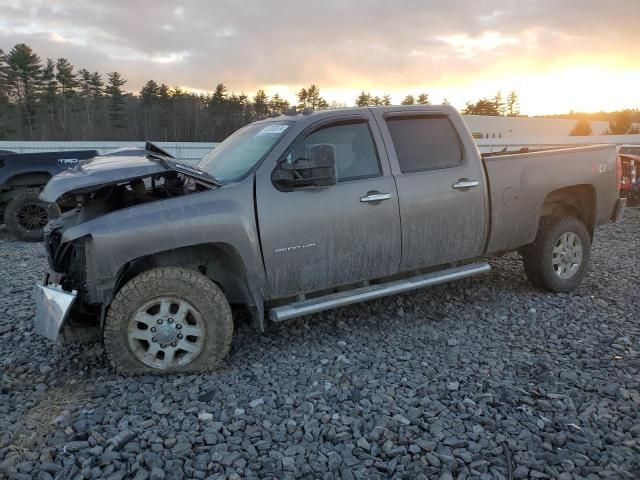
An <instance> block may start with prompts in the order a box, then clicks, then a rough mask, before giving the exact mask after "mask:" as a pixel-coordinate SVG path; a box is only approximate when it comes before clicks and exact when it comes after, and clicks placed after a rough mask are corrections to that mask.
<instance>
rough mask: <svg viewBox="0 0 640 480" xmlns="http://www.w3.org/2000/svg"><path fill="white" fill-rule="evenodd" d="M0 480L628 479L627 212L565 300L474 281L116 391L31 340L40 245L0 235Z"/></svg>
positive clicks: (636, 333) (639, 216) (130, 381)
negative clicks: (213, 368) (205, 368)
mask: <svg viewBox="0 0 640 480" xmlns="http://www.w3.org/2000/svg"><path fill="white" fill-rule="evenodd" d="M0 235H3V237H2V239H0V258H1V259H2V263H1V269H0V291H1V296H0V478H9V479H31V478H35V479H43V480H44V479H51V478H61V479H67V478H69V479H98V478H100V479H102V478H106V479H123V478H134V479H154V480H156V479H163V478H166V479H170V478H196V479H204V478H227V479H239V478H300V477H302V478H314V479H315V478H326V479H331V478H335V479H337V478H344V479H349V478H369V479H371V478H373V479H376V478H411V479H414V478H443V479H446V478H480V479H490V478H562V479H565V478H566V479H569V478H589V479H600V478H615V479H618V478H621V479H627V478H628V479H634V478H640V282H639V279H640V211H639V210H633V209H629V210H628V211H627V214H626V217H625V222H624V223H621V224H615V225H608V226H605V227H603V228H601V229H599V230H598V231H597V233H596V239H595V244H594V251H593V258H592V266H591V269H590V272H589V274H588V275H587V277H586V279H585V281H584V283H583V284H582V286H581V287H580V288H579V289H578V290H577V291H575V292H573V293H572V294H549V293H546V292H542V291H539V290H536V289H534V288H533V287H531V286H530V285H529V283H527V281H526V278H525V276H524V272H523V268H522V264H521V262H520V260H519V258H518V256H517V255H516V254H510V255H508V256H505V257H502V258H496V259H491V264H492V266H493V270H492V272H491V273H488V274H485V275H483V276H479V277H476V278H473V279H470V280H465V281H462V282H458V283H454V284H450V285H443V286H439V287H435V288H432V289H427V290H421V291H417V292H413V293H409V294H403V295H399V296H394V297H388V298H386V299H381V300H378V301H373V302H369V303H366V304H360V305H353V306H350V307H345V308H342V309H339V310H335V311H330V312H326V313H323V314H317V315H313V316H310V317H305V318H302V319H298V320H292V321H289V322H286V323H285V324H278V325H275V324H271V325H269V326H268V328H267V331H266V332H265V333H264V334H262V335H260V334H258V333H256V332H254V331H253V330H252V329H250V328H249V327H248V326H247V325H241V326H240V327H239V328H238V331H237V332H236V337H235V340H234V343H233V348H232V351H231V355H230V356H229V358H228V361H227V362H226V363H225V365H224V367H223V368H222V369H221V370H220V371H218V372H215V373H211V374H207V375H175V376H169V377H162V376H144V377H136V378H126V377H122V376H119V375H115V374H114V373H112V372H111V371H110V370H109V368H108V365H107V362H106V360H105V358H104V357H103V355H102V352H101V349H100V347H99V345H83V346H74V347H67V348H62V347H58V346H54V345H52V344H50V343H49V342H48V341H46V340H44V339H42V338H40V337H38V336H36V335H35V334H34V332H33V327H32V318H33V315H34V305H33V302H32V301H31V299H30V295H31V290H32V287H33V284H34V283H35V282H36V281H38V280H39V279H40V278H41V276H42V272H43V271H44V269H45V268H46V258H45V253H44V250H43V247H42V245H41V244H37V243H36V244H29V243H21V242H15V241H9V240H8V239H7V238H6V231H4V230H0Z"/></svg>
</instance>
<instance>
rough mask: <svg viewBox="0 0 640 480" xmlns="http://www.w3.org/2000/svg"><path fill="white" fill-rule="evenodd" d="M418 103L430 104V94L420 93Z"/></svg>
mask: <svg viewBox="0 0 640 480" xmlns="http://www.w3.org/2000/svg"><path fill="white" fill-rule="evenodd" d="M417 103H418V105H430V104H431V100H429V94H428V93H421V94H420V95H418V99H417Z"/></svg>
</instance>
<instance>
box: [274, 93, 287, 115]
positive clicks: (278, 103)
mask: <svg viewBox="0 0 640 480" xmlns="http://www.w3.org/2000/svg"><path fill="white" fill-rule="evenodd" d="M290 107H291V106H290V105H289V102H288V101H287V100H285V99H284V98H282V97H281V96H280V95H279V94H277V93H276V94H274V95H273V96H272V97H271V100H270V101H269V110H271V113H273V114H282V113H285V112H286V111H287V110H289V108H290Z"/></svg>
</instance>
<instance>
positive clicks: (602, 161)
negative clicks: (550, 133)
mask: <svg viewBox="0 0 640 480" xmlns="http://www.w3.org/2000/svg"><path fill="white" fill-rule="evenodd" d="M616 159H617V151H616V147H615V145H594V146H587V147H570V148H561V149H554V150H544V151H538V152H527V153H516V154H507V155H499V156H494V157H488V158H483V164H484V168H485V173H486V176H487V181H488V182H487V184H488V185H489V199H490V209H491V215H490V218H491V222H492V224H491V228H490V233H489V240H488V244H487V249H486V251H487V253H489V254H492V253H499V252H503V251H507V250H513V249H514V247H519V246H523V245H527V244H529V243H531V242H532V241H533V240H534V238H535V236H536V230H537V228H538V223H539V222H538V220H539V218H540V216H541V214H542V206H543V204H544V200H545V198H547V196H548V195H549V194H550V193H551V192H554V191H557V190H559V189H562V188H568V187H579V186H580V185H582V186H583V187H581V188H584V189H586V190H589V191H591V192H592V194H593V199H594V201H595V203H596V209H595V212H596V214H595V218H594V219H593V226H597V225H601V224H603V223H606V222H608V221H609V220H610V218H611V215H612V213H613V212H612V210H611V206H612V205H614V204H615V202H616V199H617V187H616V183H617V180H616Z"/></svg>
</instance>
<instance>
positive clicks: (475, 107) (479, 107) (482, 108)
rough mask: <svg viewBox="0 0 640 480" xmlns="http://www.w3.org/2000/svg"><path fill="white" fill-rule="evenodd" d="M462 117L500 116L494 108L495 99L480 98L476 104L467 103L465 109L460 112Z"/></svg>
mask: <svg viewBox="0 0 640 480" xmlns="http://www.w3.org/2000/svg"><path fill="white" fill-rule="evenodd" d="M462 114H463V115H487V116H492V117H497V116H499V115H500V112H498V109H497V107H496V102H495V99H493V100H489V99H488V98H481V99H480V100H478V101H477V102H475V103H473V102H467V107H466V108H465V109H464V110H463V112H462Z"/></svg>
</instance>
